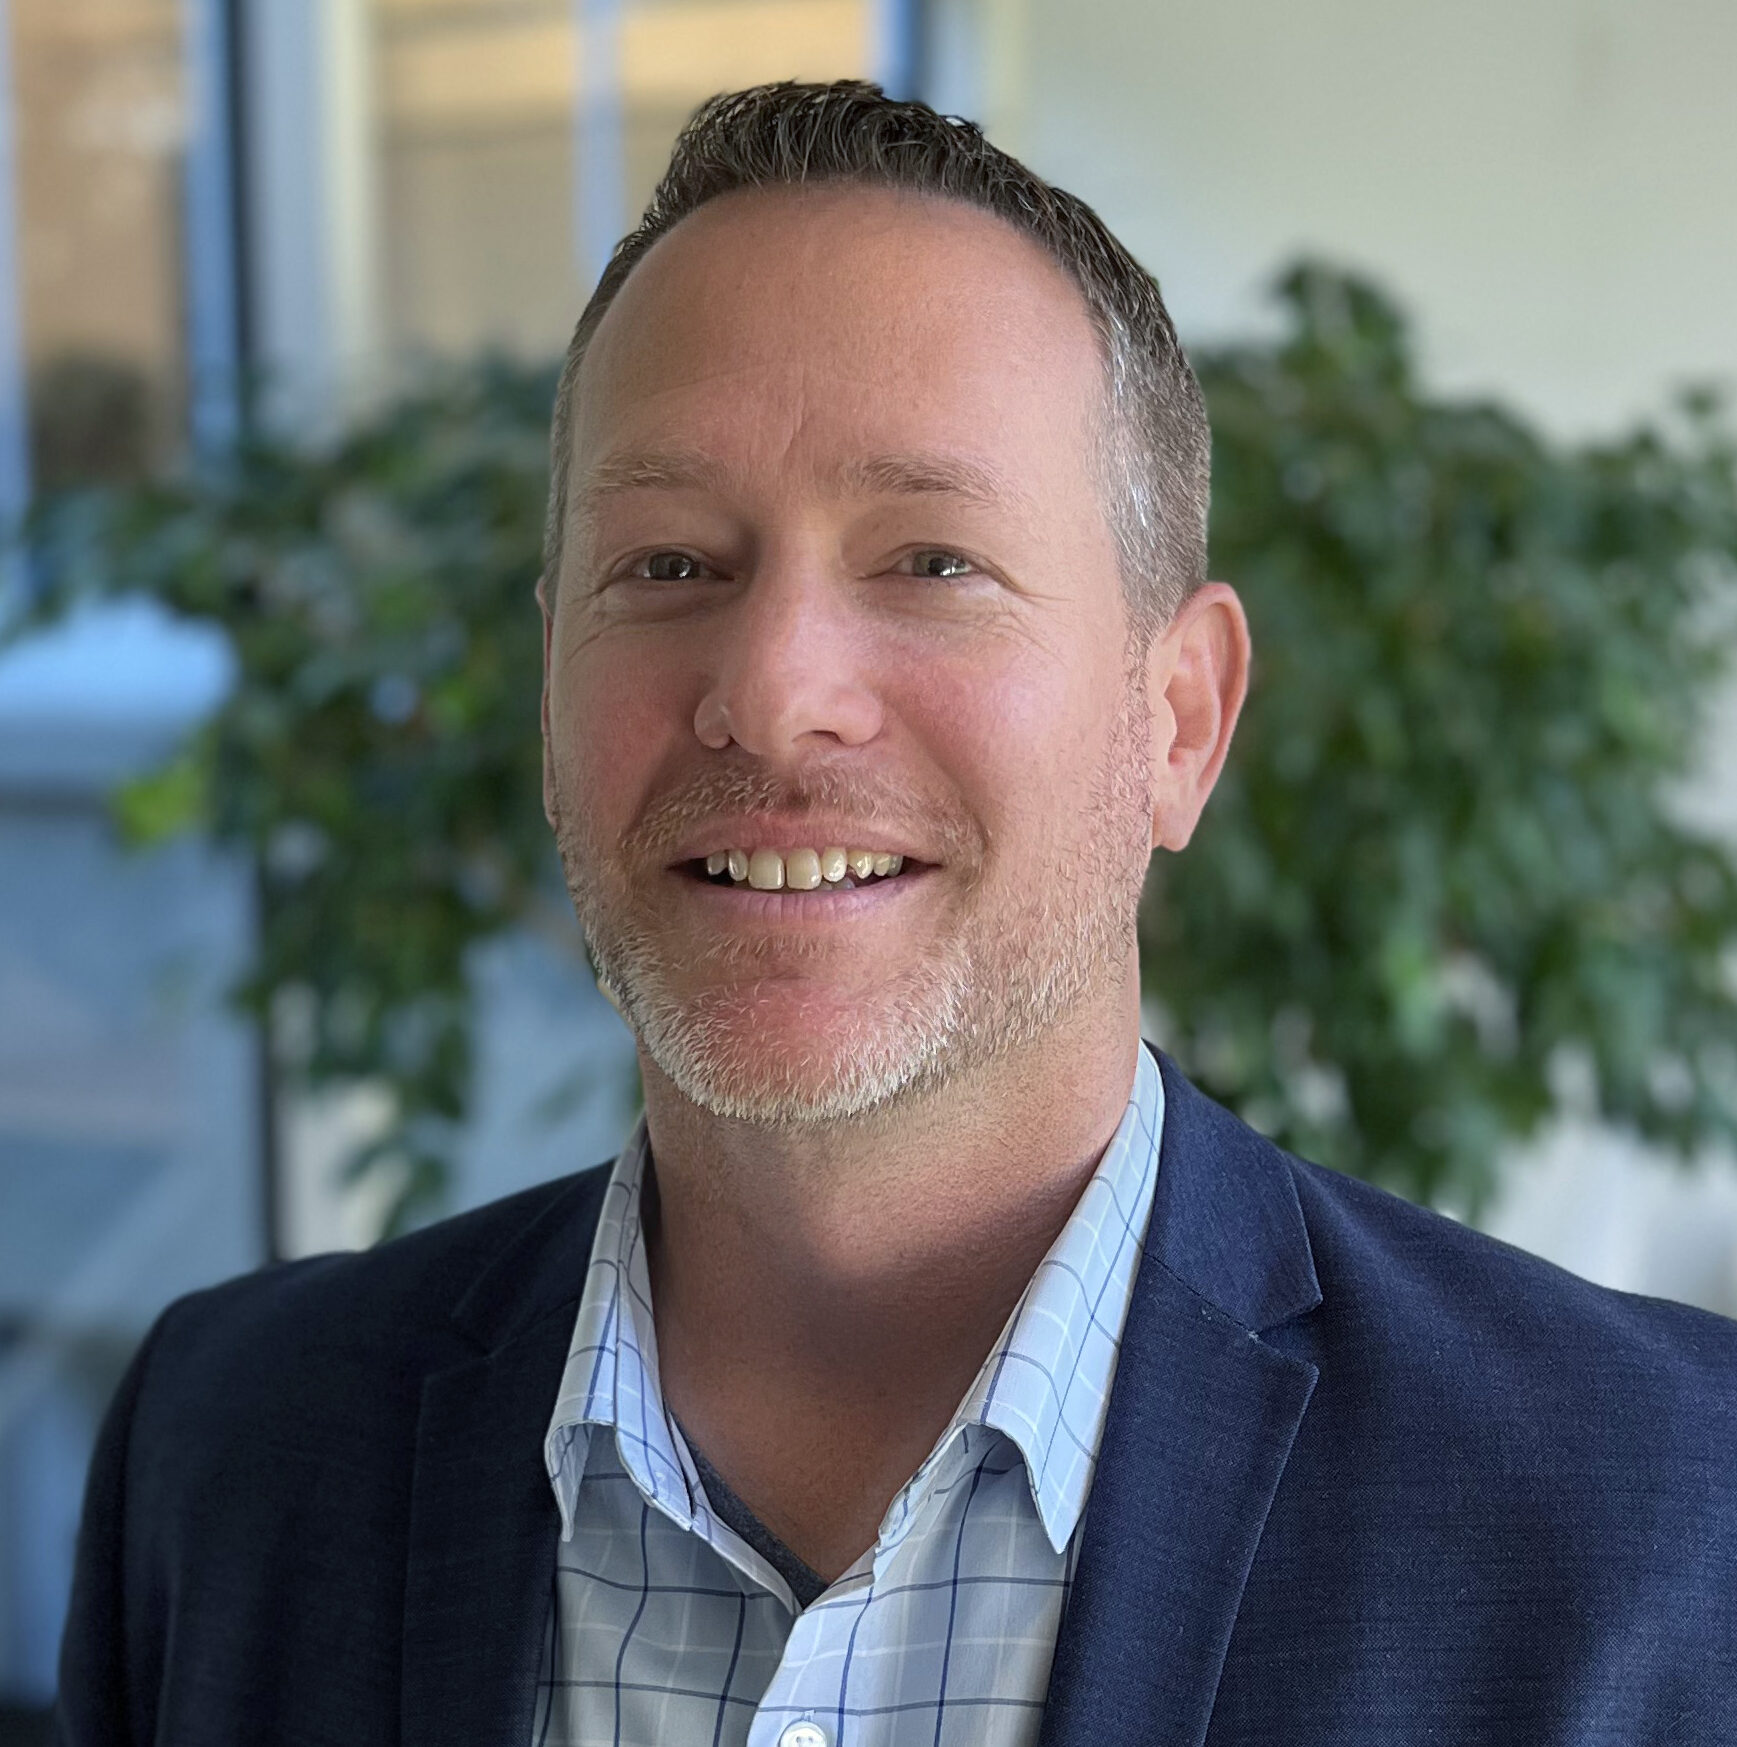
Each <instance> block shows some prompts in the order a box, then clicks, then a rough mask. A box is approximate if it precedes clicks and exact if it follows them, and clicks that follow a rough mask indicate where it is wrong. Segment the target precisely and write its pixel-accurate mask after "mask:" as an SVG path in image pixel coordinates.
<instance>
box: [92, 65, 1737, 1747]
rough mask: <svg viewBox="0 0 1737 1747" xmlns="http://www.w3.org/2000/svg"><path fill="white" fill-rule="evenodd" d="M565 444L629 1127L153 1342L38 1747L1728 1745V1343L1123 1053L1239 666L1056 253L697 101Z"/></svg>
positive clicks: (773, 117)
mask: <svg viewBox="0 0 1737 1747" xmlns="http://www.w3.org/2000/svg"><path fill="white" fill-rule="evenodd" d="M555 463H556V465H555V484H554V491H553V499H552V506H551V516H550V523H549V534H548V542H547V545H548V565H547V570H546V574H545V578H544V586H543V589H542V600H543V607H544V612H545V624H546V645H545V646H546V668H545V694H544V721H545V746H546V762H545V771H546V780H545V788H546V796H547V806H548V812H549V817H550V820H551V823H552V825H553V826H554V828H555V832H556V836H557V840H558V843H559V845H560V849H561V853H562V858H563V862H564V865H565V868H566V871H567V876H568V881H569V885H570V887H571V890H572V894H573V899H574V902H575V905H576V907H577V910H578V913H579V915H580V917H581V919H582V921H583V923H584V925H585V929H586V932H587V936H588V939H589V941H590V944H591V947H592V950H593V953H594V955H595V958H596V961H597V964H598V966H599V970H600V975H601V978H602V980H603V981H604V983H605V986H606V987H607V988H609V989H610V990H611V992H612V993H613V995H614V998H615V999H616V1000H617V1002H618V1004H619V1005H620V1007H621V1010H622V1012H623V1014H624V1016H625V1018H626V1020H627V1022H628V1024H629V1025H630V1026H631V1027H632V1028H633V1031H634V1033H635V1035H636V1037H637V1039H638V1042H639V1050H640V1063H641V1069H642V1073H643V1078H644V1087H645V1110H646V1114H645V1122H644V1125H643V1126H642V1128H641V1129H640V1130H639V1131H638V1132H637V1133H636V1134H635V1136H634V1137H633V1138H632V1139H631V1140H630V1142H629V1144H628V1146H627V1148H626V1149H625V1151H624V1152H623V1153H622V1155H621V1157H620V1158H619V1159H618V1160H616V1161H615V1163H614V1164H613V1166H611V1167H608V1168H605V1169H602V1170H599V1171H594V1172H589V1173H586V1174H584V1175H582V1176H579V1177H577V1178H572V1179H568V1180H567V1181H565V1182H561V1183H556V1184H553V1185H549V1186H547V1187H544V1188H539V1189H536V1190H533V1191H530V1192H528V1193H526V1194H524V1195H520V1196H518V1197H515V1198H514V1199H512V1200H509V1201H506V1202H502V1203H498V1204H496V1205H495V1206H493V1207H490V1208H485V1209H483V1210H481V1211H480V1212H478V1213H474V1214H470V1215H467V1216H465V1217H463V1218H461V1219H457V1220H453V1221H450V1222H448V1223H446V1224H444V1225H440V1226H436V1227H433V1228H432V1229H430V1230H427V1231H424V1232H422V1233H419V1234H417V1235H415V1236H413V1237H411V1238H408V1239H405V1240H403V1241H401V1242H399V1243H396V1244H392V1245H387V1246H385V1247H384V1248H382V1249H381V1250H379V1251H377V1252H375V1253H373V1254H371V1255H368V1256H363V1257H339V1258H333V1257H328V1258H321V1259H319V1260H316V1261H313V1262H309V1263H303V1264H299V1265H297V1266H295V1267H291V1268H283V1269H277V1270H273V1271H271V1272H268V1273H266V1274H264V1275H261V1276H258V1277H255V1278H253V1279H251V1280H247V1281H242V1282H237V1283H235V1284H232V1285H230V1286H227V1287H223V1288H220V1289H218V1290H217V1291H215V1292H213V1293H208V1294H203V1295H201V1296H199V1297H197V1298H194V1299H191V1300H188V1301H185V1302H184V1303H182V1304H180V1305H177V1306H175V1307H173V1308H172V1309H171V1310H170V1311H169V1312H168V1313H167V1314H166V1316H165V1317H164V1319H163V1320H162V1322H161V1323H160V1324H159V1326H158V1328H157V1330H156V1331H155V1332H154V1333H153V1335H152V1337H151V1339H150V1341H149V1342H148V1343H147V1346H146V1348H145V1350H144V1352H143V1353H142V1354H141V1356H140V1358H139V1359H138V1361H137V1362H136V1364H135V1365H134V1367H133V1370H132V1372H131V1373H130V1375H129V1378H128V1380H127V1382H126V1384H125V1385H124V1387H123V1389H122V1392H121V1395H120V1397H119V1399H118V1401H117V1403H116V1406H115V1408H114V1410H113V1412H112V1414H111V1416H110V1421H109V1424H108V1427H107V1429H106V1431H105V1435H104V1439H103V1444H102V1448H101V1450H100V1452H99V1454H98V1458H97V1461H96V1464H95V1468H94V1471H93V1476H92V1481H91V1490H90V1502H89V1507H88V1511H87V1518H86V1524H85V1529H84V1534H83V1539H82V1542H81V1552H80V1568H79V1578H78V1590H77V1595H76V1598H75V1602H74V1607H73V1613H72V1620H71V1624H70V1626H69V1630H68V1637H67V1645H66V1654H65V1664H64V1687H65V1690H64V1694H63V1724H62V1726H63V1734H64V1737H65V1738H66V1739H67V1740H69V1741H72V1742H78V1743H81V1744H82V1743H87V1742H89V1743H95V1742H98V1741H102V1742H109V1741H127V1740H133V1741H144V1740H147V1739H150V1740H159V1741H168V1742H174V1743H178V1744H180V1743H204V1742H211V1743H216V1742H225V1743H229V1742H237V1741H242V1740H246V1741H250V1742H262V1741H263V1742H296V1743H315V1742H321V1743H323V1742H332V1743H339V1742H343V1743H360V1742H381V1741H388V1740H404V1741H406V1742H418V1743H420V1742H448V1741H450V1742H454V1743H458V1742H464V1743H479V1742H484V1741H487V1742H502V1743H506V1742H515V1743H522V1742H528V1741H536V1742H547V1743H554V1742H572V1743H584V1744H591V1743H598V1742H612V1743H628V1744H633V1747H639V1744H649V1743H654V1742H679V1743H686V1742H704V1743H711V1744H714V1747H716V1744H719V1743H725V1742H729V1743H743V1742H748V1743H753V1744H754V1747H774V1744H778V1747H859V1744H860V1747H881V1744H892V1743H906V1742H912V1743H915V1742H922V1743H936V1744H939V1743H967V1742H969V1743H978V1742H985V1743H1029V1742H1039V1741H1041V1742H1047V1743H1056V1744H1058V1747H1059V1744H1064V1743H1065V1744H1068V1747H1086V1744H1087V1743H1093V1744H1095V1743H1102V1742H1117V1743H1121V1742H1138V1743H1148V1742H1152V1743H1197V1742H1202V1741H1210V1742H1212V1743H1215V1744H1218V1747H1231V1744H1238V1747H1242V1744H1248V1747H1252V1744H1254V1743H1267V1742H1276V1741H1281V1740H1282V1741H1284V1742H1286V1743H1288V1744H1294V1743H1310V1744H1316V1743H1318V1744H1320V1747H1326V1744H1327V1743H1333V1744H1335V1747H1345V1744H1348V1743H1366V1744H1369V1747H1374V1744H1376V1743H1381V1744H1383V1747H1389V1744H1393V1743H1406V1742H1417V1743H1422V1742H1426V1741H1427V1742H1430V1743H1466V1744H1469V1743H1473V1742H1480V1743H1482V1742H1503V1743H1506V1742H1525V1743H1559V1744H1564V1747H1566V1744H1568V1743H1575V1744H1577V1747H1579V1744H1586V1743H1593V1742H1609V1743H1624V1744H1625V1747H1626V1744H1635V1743H1647V1742H1657V1743H1661V1744H1662V1743H1666V1742H1671V1743H1713V1742H1731V1741H1737V1696H1734V1695H1737V1501H1734V1497H1733V1493H1734V1482H1737V1328H1734V1327H1733V1326H1732V1325H1730V1324H1727V1323H1724V1322H1722V1321H1721V1320H1719V1319H1718V1318H1715V1317H1710V1316H1705V1315H1701V1314H1698V1313H1695V1312H1692V1311H1688V1310H1685V1309H1682V1308H1679V1307H1675V1306H1670V1305H1665V1304H1660V1303H1653V1302H1648V1301H1644V1300H1637V1299H1631V1298H1625V1297H1622V1296H1620V1295H1617V1294H1614V1293H1609V1292H1605V1291H1601V1290H1599V1289H1597V1288H1594V1287H1591V1286H1587V1285H1585V1284H1583V1283H1581V1282H1579V1281H1576V1280H1574V1279H1572V1278H1570V1277H1568V1276H1566V1275H1563V1274H1561V1273H1559V1272H1557V1271H1555V1270H1553V1269H1551V1268H1549V1267H1547V1266H1545V1265H1544V1264H1542V1263H1539V1262H1536V1261H1534V1260H1532V1259H1530V1258H1528V1257H1525V1256H1523V1255H1521V1254H1519V1253H1517V1252H1515V1251H1511V1250H1508V1249H1506V1248H1504V1247H1503V1246H1501V1245H1499V1244H1496V1243H1493V1242H1491V1241H1489V1240H1487V1239H1484V1238H1482V1237H1479V1236H1477V1235H1475V1234H1473V1233H1470V1232H1467V1231H1464V1230H1463V1229H1461V1228H1459V1227H1458V1226H1456V1225H1453V1224H1452V1223H1450V1222H1448V1221H1446V1220H1443V1219H1440V1218H1437V1217H1435V1216H1433V1215H1430V1214H1428V1213H1425V1212H1422V1211H1420V1210H1417V1209H1414V1208H1412V1207H1409V1206H1407V1205H1405V1204H1403V1203H1401V1202H1399V1201H1397V1200H1394V1199H1393V1198H1391V1197H1388V1196H1385V1195H1382V1194H1380V1193H1378V1192H1377V1191H1375V1190H1372V1189H1370V1188H1367V1187H1365V1186H1363V1185H1360V1184H1357V1183H1355V1182H1352V1181H1349V1180H1347V1179H1344V1178H1341V1177H1338V1176H1335V1175H1333V1174H1332V1173H1330V1172H1328V1171H1325V1170H1322V1169H1320V1168H1318V1167H1315V1166H1312V1165H1306V1164H1304V1163H1302V1162H1300V1161H1298V1160H1295V1159H1291V1158H1288V1157H1287V1156H1285V1155H1284V1154H1282V1153H1280V1152H1278V1151H1277V1150H1276V1149H1274V1148H1273V1147H1271V1146H1270V1145H1269V1144H1267V1143H1266V1142H1265V1141H1263V1140H1262V1139H1261V1138H1260V1137H1258V1136H1257V1135H1255V1134H1254V1133H1252V1132H1251V1131H1250V1130H1248V1129H1246V1128H1244V1127H1243V1126H1242V1125H1241V1124H1239V1123H1238V1122H1237V1121H1236V1120H1235V1119H1234V1118H1232V1117H1231V1116H1230V1115H1229V1114H1228V1113H1226V1112H1225V1111H1223V1110H1221V1109H1219V1108H1217V1107H1216V1106H1214V1105H1213V1104H1211V1103H1210V1102H1209V1101H1208V1100H1206V1099H1205V1098H1204V1097H1203V1096H1202V1095H1201V1094H1200V1093H1198V1092H1197V1091H1195V1090H1194V1089H1193V1088H1192V1087H1191V1086H1190V1085H1189V1084H1188V1082H1187V1081H1186V1080H1185V1079H1183V1078H1182V1076H1181V1075H1180V1074H1179V1073H1178V1072H1177V1071H1176V1070H1175V1068H1174V1067H1173V1066H1172V1065H1171V1064H1170V1063H1168V1062H1166V1061H1163V1060H1162V1059H1161V1058H1157V1057H1155V1056H1153V1055H1152V1054H1151V1053H1149V1052H1147V1051H1146V1050H1144V1049H1143V1048H1142V1046H1141V1043H1140V1036H1139V995H1140V981H1139V964H1138V958H1137V954H1136V949H1135V935H1134V913H1135V906H1136V902H1137V900H1138V897H1139V893H1140V889H1141V883H1142V878H1143V875H1144V872H1145V868H1146V863H1147V860H1148V857H1149V855H1150V853H1151V851H1152V850H1153V849H1154V848H1162V849H1165V850H1170V851H1176V850H1181V849H1182V848H1183V847H1184V846H1185V845H1186V843H1187V842H1188V839H1189V836H1190V833H1191V832H1192V830H1193V828H1194V825H1195V822H1196V821H1197V819H1198V817H1199V815H1200V812H1201V809H1202V807H1203V806H1204V804H1205V802H1206V800H1207V797H1208V795H1209V793H1210V791H1211V789H1212V787H1213V784H1214V781H1215V779H1216V777H1217V775H1218V772H1219V769H1220V767H1221V765H1222V763H1223V760H1224V757H1225V755H1226V751H1227V749H1228V746H1229V742H1230V737H1231V733H1232V729H1233V727H1234V724H1235V721H1236V717H1237V712H1238V709H1239V706H1240V704H1241V702H1242V698H1243V693H1244V688H1245V684H1246V680H1247V674H1248V663H1249V639H1248V632H1247V628H1246V625H1245V622H1244V619H1243V615H1242V612H1241V609H1240V607H1239V606H1238V603H1237V600H1236V597H1235V595H1234V593H1232V591H1231V590H1230V589H1229V588H1227V587H1225V586H1224V585H1222V584H1216V583H1212V584H1209V583H1206V582H1205V581H1204V580H1203V576H1204V538H1205V534H1204V524H1205V505H1206V491H1207V432H1206V426H1205V421H1204V417H1203V414H1202V410H1201V405H1200V400H1199V395H1198V392H1197V390H1196V388H1195V386H1194V382H1193V379H1192V377H1191V375H1190V373H1189V371H1188V368H1187V365H1186V363H1185V362H1184V360H1183V358H1182V355H1181V353H1180V351H1179V350H1178V348H1177V345H1176V342H1175V337H1174V335H1173V333H1172V331H1171V328H1170V324H1169V321H1168V318H1167V317H1166V315H1165V313H1164V308H1163V304H1162V302H1161V301H1160V299H1159V296H1158V292H1157V288H1156V286H1155V285H1154V284H1153V283H1152V281H1151V280H1150V279H1149V278H1148V277H1147V276H1146V275H1145V274H1144V273H1143V272H1142V271H1141V270H1140V269H1139V267H1138V266H1137V265H1136V264H1135V263H1134V262H1133V260H1132V259H1131V258H1130V257H1129V256H1128V255H1127V253H1126V252H1125V251H1124V250H1123V249H1122V248H1121V247H1120V245H1118V244H1117V243H1116V242H1115V241H1114V239H1113V238H1111V237H1110V236H1109V234H1108V233H1107V232H1106V231H1105V230H1104V229H1103V227H1102V226H1101V224H1099V222H1098V221H1097V220H1096V218H1095V217H1094V216H1093V215H1092V214H1091V213H1090V212H1089V211H1088V210H1087V209H1086V208H1085V207H1083V206H1082V205H1081V204H1080V203H1079V202H1078V201H1076V200H1073V199H1072V198H1071V197H1069V196H1067V195H1065V194H1062V193H1060V192H1058V191H1056V190H1054V189H1052V188H1049V187H1047V186H1046V185H1045V184H1043V183H1042V182H1040V181H1039V180H1038V179H1036V178H1035V177H1033V176H1032V175H1031V174H1030V173H1029V172H1027V171H1026V170H1024V169H1023V168H1022V167H1021V166H1020V165H1018V164H1016V163H1014V162H1013V161H1012V160H1010V159H1008V158H1006V157H1005V156H1003V155H1002V154H1000V153H999V152H996V151H994V150H993V149H992V148H990V147H988V146H987V145H986V144H985V143H984V141H983V140H982V138H981V136H980V135H979V134H978V133H977V132H976V131H975V130H974V129H971V128H969V127H966V126H965V125H963V124H960V123H956V122H950V121H945V120H942V119H940V118H938V117H936V116H934V115H933V114H931V113H930V112H928V111H927V110H924V109H921V108H920V107H918V106H914V105H906V104H897V103H892V102H889V101H887V100H886V99H884V98H883V97H881V96H880V94H879V93H878V92H875V91H874V90H873V89H872V88H869V87H865V86H860V85H838V86H830V87H800V86H797V87H791V86H785V87H770V88H766V89H762V90H758V91H752V92H746V93H741V94H738V95H735V96H732V97H728V98H722V99H719V100H716V101H715V102H714V103H712V104H710V105H708V106H707V107H706V108H705V109H704V110H703V111H702V112H701V113H700V115H699V116H698V117H697V118H696V119H695V121H694V122H693V123H692V124H691V125H690V127H689V129H688V130H687V132H686V133H685V134H684V136H683V138H682V140H681V142H680V143H679V144H678V145H677V148H676V152H675V157H674V160H673V162H672V165H671V169H670V172H669V175H668V177H667V178H666V180H665V182H664V184H663V185H662V187H661V188H660V190H659V192H658V194H657V196H656V197H655V198H654V200H653V203H652V206H651V208H650V210H649V212H648V214H647V217H646V220H645V222H644V224H643V225H642V227H641V228H640V230H639V231H637V232H635V233H634V235H633V236H631V237H630V238H628V239H627V240H626V241H625V242H624V244H623V245H622V246H621V248H620V249H619V250H618V251H617V253H616V256H615V258H614V260H613V261H612V263H611V265H610V267H609V270H608V271H607V273H606V274H605V275H604V278H603V281H602V284H601V285H600V287H599V289H598V291H597V293H596V295H595V297H594V298H593V299H592V302H591V305H590V306H589V308H588V309H587V310H586V312H585V315H584V317H583V318H582V319H581V321H580V324H579V328H578V332H577V334H576V336H575V340H574V345H573V348H572V351H571V353H570V356H569V362H568V368H567V371H566V375H565V378H564V380H563V383H562V388H561V395H560V400H559V405H558V410H557V416H556V425H555Z"/></svg>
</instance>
